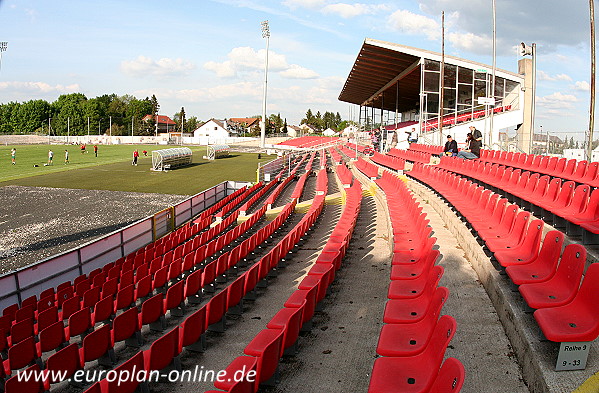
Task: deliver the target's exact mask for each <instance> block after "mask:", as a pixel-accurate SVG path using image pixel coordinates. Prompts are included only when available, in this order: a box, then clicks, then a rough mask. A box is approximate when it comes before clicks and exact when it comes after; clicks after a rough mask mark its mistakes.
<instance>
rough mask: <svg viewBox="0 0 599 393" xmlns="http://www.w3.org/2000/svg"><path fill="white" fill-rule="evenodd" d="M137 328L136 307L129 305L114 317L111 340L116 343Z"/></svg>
mask: <svg viewBox="0 0 599 393" xmlns="http://www.w3.org/2000/svg"><path fill="white" fill-rule="evenodd" d="M139 330H140V329H139V318H138V312H137V307H131V308H130V309H128V310H127V311H125V312H123V313H121V314H119V315H117V316H116V318H114V321H113V322H112V336H113V341H114V342H115V343H117V342H119V341H123V340H126V339H128V338H129V337H131V336H133V334H135V332H137V331H139Z"/></svg>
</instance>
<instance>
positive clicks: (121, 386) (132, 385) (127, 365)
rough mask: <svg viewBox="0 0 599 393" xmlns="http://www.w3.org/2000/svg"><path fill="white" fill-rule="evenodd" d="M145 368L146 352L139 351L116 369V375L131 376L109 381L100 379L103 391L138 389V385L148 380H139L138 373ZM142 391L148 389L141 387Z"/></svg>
mask: <svg viewBox="0 0 599 393" xmlns="http://www.w3.org/2000/svg"><path fill="white" fill-rule="evenodd" d="M143 369H144V353H143V352H137V353H136V354H135V355H133V356H132V357H131V358H130V359H129V360H127V361H126V362H124V363H123V364H121V365H120V366H118V367H116V368H115V369H114V371H115V372H116V375H119V376H123V379H125V377H124V376H130V377H129V378H126V380H125V381H122V380H120V379H117V380H116V381H115V380H113V381H108V380H107V379H103V380H101V381H100V386H101V387H102V393H133V392H135V391H136V389H137V387H138V386H139V385H140V384H144V385H145V384H147V382H139V380H138V378H137V375H136V373H139V372H140V371H141V370H143ZM141 391H142V392H144V391H147V389H141Z"/></svg>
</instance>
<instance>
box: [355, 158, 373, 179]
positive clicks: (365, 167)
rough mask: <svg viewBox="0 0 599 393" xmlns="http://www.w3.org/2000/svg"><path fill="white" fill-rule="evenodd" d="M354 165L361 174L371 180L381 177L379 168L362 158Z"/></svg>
mask: <svg viewBox="0 0 599 393" xmlns="http://www.w3.org/2000/svg"><path fill="white" fill-rule="evenodd" d="M354 165H355V166H356V168H357V169H358V170H359V171H360V172H362V173H363V174H364V175H366V177H369V178H370V179H376V178H377V177H379V167H378V166H376V165H374V164H372V163H370V162H367V161H365V160H364V159H363V158H362V157H360V158H358V161H356V162H355V163H354Z"/></svg>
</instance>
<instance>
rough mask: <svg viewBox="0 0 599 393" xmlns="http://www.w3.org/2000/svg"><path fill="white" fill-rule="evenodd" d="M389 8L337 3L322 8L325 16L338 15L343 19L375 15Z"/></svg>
mask: <svg viewBox="0 0 599 393" xmlns="http://www.w3.org/2000/svg"><path fill="white" fill-rule="evenodd" d="M388 10H389V7H388V6H387V5H385V4H362V3H355V4H347V3H335V4H329V5H327V6H325V7H323V8H322V10H321V12H322V13H324V14H336V15H339V16H341V17H342V18H345V19H348V18H353V17H356V16H360V15H374V14H376V13H378V12H380V11H388Z"/></svg>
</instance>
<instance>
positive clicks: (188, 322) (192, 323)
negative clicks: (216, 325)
mask: <svg viewBox="0 0 599 393" xmlns="http://www.w3.org/2000/svg"><path fill="white" fill-rule="evenodd" d="M207 327H208V325H206V306H204V307H202V308H200V309H199V310H197V311H196V312H194V313H193V314H191V315H190V316H188V317H187V318H186V319H185V320H184V321H183V322H182V323H181V331H180V332H179V333H180V337H179V339H180V345H179V349H182V348H183V347H186V346H188V345H191V344H193V343H195V342H197V341H198V340H199V339H200V336H201V335H202V334H204V333H205V332H206V329H207Z"/></svg>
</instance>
